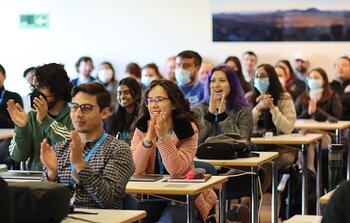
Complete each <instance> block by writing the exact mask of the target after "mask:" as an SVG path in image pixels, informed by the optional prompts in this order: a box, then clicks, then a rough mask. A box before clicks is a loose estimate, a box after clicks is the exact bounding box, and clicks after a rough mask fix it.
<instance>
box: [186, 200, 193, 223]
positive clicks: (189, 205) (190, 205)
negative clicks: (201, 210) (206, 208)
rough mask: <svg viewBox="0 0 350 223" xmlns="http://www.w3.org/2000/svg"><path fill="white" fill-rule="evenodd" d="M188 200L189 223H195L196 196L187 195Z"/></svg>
mask: <svg viewBox="0 0 350 223" xmlns="http://www.w3.org/2000/svg"><path fill="white" fill-rule="evenodd" d="M186 200H187V210H186V212H187V213H186V214H187V223H194V196H192V195H186Z"/></svg>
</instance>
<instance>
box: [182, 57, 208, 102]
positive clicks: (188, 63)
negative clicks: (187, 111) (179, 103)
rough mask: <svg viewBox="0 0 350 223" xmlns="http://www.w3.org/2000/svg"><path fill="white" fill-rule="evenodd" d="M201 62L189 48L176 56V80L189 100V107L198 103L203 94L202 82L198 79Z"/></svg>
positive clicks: (200, 58)
mask: <svg viewBox="0 0 350 223" xmlns="http://www.w3.org/2000/svg"><path fill="white" fill-rule="evenodd" d="M201 64H202V57H201V56H200V55H199V54H198V53H197V52H194V51H191V50H186V51H183V52H181V53H179V54H178V55H177V56H176V69H175V77H176V81H177V84H178V86H179V87H180V89H181V90H182V92H183V93H184V94H185V96H186V98H187V99H188V100H189V101H190V104H191V107H193V106H195V105H196V104H198V103H199V102H200V101H201V100H202V99H203V95H204V91H203V84H202V83H201V82H200V81H199V80H198V79H199V78H198V72H199V69H200V67H201Z"/></svg>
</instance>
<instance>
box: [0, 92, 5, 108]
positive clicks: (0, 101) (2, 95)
mask: <svg viewBox="0 0 350 223" xmlns="http://www.w3.org/2000/svg"><path fill="white" fill-rule="evenodd" d="M4 95H5V88H4V90H3V91H2V92H1V97H0V105H1V103H2V100H3V99H4Z"/></svg>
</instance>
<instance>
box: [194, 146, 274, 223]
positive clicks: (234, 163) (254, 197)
mask: <svg viewBox="0 0 350 223" xmlns="http://www.w3.org/2000/svg"><path fill="white" fill-rule="evenodd" d="M257 153H259V157H250V158H238V159H230V160H209V159H198V161H203V162H207V163H211V164H213V165H217V166H228V167H241V166H246V167H251V171H252V172H254V173H256V174H258V168H259V167H260V166H261V165H263V164H265V163H268V162H270V161H272V160H274V159H276V158H277V157H278V152H257ZM275 169H276V168H275V165H274V163H273V164H272V170H273V171H272V175H273V177H272V188H273V189H272V198H271V199H272V208H271V212H272V215H271V222H277V218H278V217H277V190H276V188H277V172H276V170H275ZM251 181H252V190H251V194H250V197H251V210H252V211H251V212H250V214H251V217H250V222H258V214H259V210H258V203H259V198H258V196H259V193H258V182H257V178H256V177H255V176H254V175H252V177H251Z"/></svg>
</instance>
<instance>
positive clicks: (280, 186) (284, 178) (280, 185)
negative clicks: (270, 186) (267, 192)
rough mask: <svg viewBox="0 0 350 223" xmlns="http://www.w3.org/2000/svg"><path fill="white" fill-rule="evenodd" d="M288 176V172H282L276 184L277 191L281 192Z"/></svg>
mask: <svg viewBox="0 0 350 223" xmlns="http://www.w3.org/2000/svg"><path fill="white" fill-rule="evenodd" d="M289 177H290V174H283V175H282V178H281V181H280V183H279V184H278V186H277V191H279V192H283V191H284V188H286V185H287V181H288V179H289Z"/></svg>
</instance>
